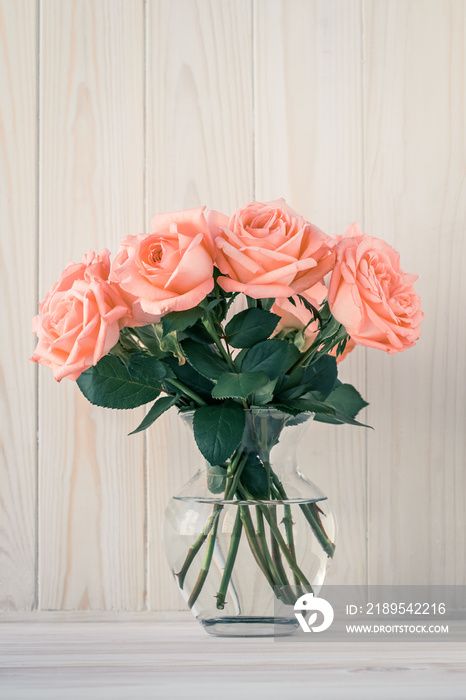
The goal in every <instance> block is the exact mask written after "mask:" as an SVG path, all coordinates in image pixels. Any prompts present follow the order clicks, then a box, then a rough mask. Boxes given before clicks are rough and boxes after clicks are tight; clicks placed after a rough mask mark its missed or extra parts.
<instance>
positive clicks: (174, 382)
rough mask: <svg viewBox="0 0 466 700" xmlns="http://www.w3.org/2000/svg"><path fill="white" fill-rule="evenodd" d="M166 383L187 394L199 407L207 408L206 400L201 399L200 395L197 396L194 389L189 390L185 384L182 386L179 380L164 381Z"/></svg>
mask: <svg viewBox="0 0 466 700" xmlns="http://www.w3.org/2000/svg"><path fill="white" fill-rule="evenodd" d="M164 381H165V382H166V383H167V384H171V385H172V386H174V387H176V388H177V389H179V390H180V391H181V392H183V394H186V396H189V397H190V398H191V399H193V401H195V402H196V403H197V404H199V406H207V403H206V402H205V401H204V399H201V397H200V396H199V394H196V392H195V391H193V390H192V389H188V387H186V386H185V385H184V384H182V383H181V382H180V381H179V380H178V379H171V378H169V379H164Z"/></svg>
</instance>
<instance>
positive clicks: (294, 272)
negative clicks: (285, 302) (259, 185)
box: [207, 199, 335, 299]
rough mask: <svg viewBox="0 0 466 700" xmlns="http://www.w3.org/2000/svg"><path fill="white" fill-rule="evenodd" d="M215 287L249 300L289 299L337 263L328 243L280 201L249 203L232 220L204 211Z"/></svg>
mask: <svg viewBox="0 0 466 700" xmlns="http://www.w3.org/2000/svg"><path fill="white" fill-rule="evenodd" d="M207 220H208V222H209V226H210V227H211V230H212V234H213V236H214V239H215V246H216V253H215V256H216V257H215V260H216V264H217V266H218V268H219V269H220V272H222V274H223V275H224V276H223V277H219V280H218V281H219V284H220V286H221V287H222V288H223V289H224V290H225V291H226V292H244V293H245V294H247V295H248V296H250V297H252V298H253V299H263V298H267V297H290V296H293V294H297V293H299V294H300V293H301V292H303V291H305V290H306V289H309V288H310V287H312V286H313V285H314V284H316V283H317V282H319V281H320V280H322V278H323V277H324V275H326V274H327V273H328V272H329V271H330V270H332V269H333V266H334V264H335V256H334V253H333V251H332V246H333V245H334V243H333V241H332V239H331V238H330V237H329V236H327V235H326V234H325V233H323V231H321V230H320V229H319V228H317V226H314V225H313V224H311V223H309V222H308V221H306V220H305V219H303V217H302V216H300V215H299V214H297V213H296V212H295V211H294V210H293V209H291V207H289V206H288V205H287V204H286V202H285V200H284V199H278V200H276V201H273V202H266V203H265V204H262V203H261V202H253V203H252V204H248V205H247V206H246V207H243V208H242V209H238V210H237V211H236V212H235V213H234V214H233V216H232V217H231V219H228V218H227V217H226V216H224V215H223V214H220V213H219V212H213V211H211V212H208V213H207Z"/></svg>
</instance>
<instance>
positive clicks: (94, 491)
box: [39, 0, 145, 610]
mask: <svg viewBox="0 0 466 700" xmlns="http://www.w3.org/2000/svg"><path fill="white" fill-rule="evenodd" d="M143 33H144V32H143V3H142V2H141V1H139V0H130V1H128V0H99V2H93V1H91V0H78V1H77V2H71V1H69V0H45V2H42V3H41V34H40V46H41V57H40V66H41V74H40V88H41V104H40V162H41V169H40V192H41V201H40V257H39V267H40V289H41V297H42V296H43V295H44V293H45V292H46V291H47V289H48V288H49V287H50V285H51V283H53V282H54V281H55V279H56V278H58V276H59V274H60V273H61V270H62V268H63V267H64V265H65V264H66V263H68V262H69V261H70V260H80V259H81V257H82V255H83V253H84V252H86V251H87V250H88V249H89V248H94V249H96V250H100V249H101V248H103V247H107V248H109V249H111V250H112V251H113V252H116V250H117V248H118V244H119V241H120V240H121V239H122V238H123V236H124V235H126V234H128V233H137V232H138V231H140V230H142V229H143V164H144V157H143V147H144V119H143V106H144V102H143V99H144V55H143ZM140 417H141V414H140V412H131V413H128V414H126V413H123V412H122V413H119V412H112V411H108V410H105V409H99V408H93V407H91V406H90V404H88V403H87V401H86V400H85V399H84V398H83V397H82V395H81V394H80V392H79V390H78V389H77V387H76V386H75V384H74V382H70V381H68V380H66V379H65V380H63V382H62V383H61V385H60V386H58V385H57V384H56V383H55V382H54V380H53V379H52V376H51V373H50V372H48V371H47V370H45V369H43V371H41V372H40V405H39V441H40V442H39V457H40V484H39V577H40V578H39V593H40V607H41V608H43V609H65V610H66V609H69V610H76V609H88V608H90V609H98V610H106V609H124V610H128V609H129V610H138V609H141V608H143V607H144V605H145V547H144V532H145V496H144V438H143V437H141V436H136V437H131V438H128V437H127V433H128V432H129V431H130V430H131V429H132V428H134V427H135V426H136V425H137V423H138V422H139V419H140Z"/></svg>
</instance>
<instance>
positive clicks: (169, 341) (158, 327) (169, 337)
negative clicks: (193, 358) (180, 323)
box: [152, 321, 185, 364]
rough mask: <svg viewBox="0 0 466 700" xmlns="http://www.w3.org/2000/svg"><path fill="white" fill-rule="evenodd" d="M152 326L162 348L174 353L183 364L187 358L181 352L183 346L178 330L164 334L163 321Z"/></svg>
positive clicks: (164, 350)
mask: <svg viewBox="0 0 466 700" xmlns="http://www.w3.org/2000/svg"><path fill="white" fill-rule="evenodd" d="M152 327H153V329H154V332H155V335H156V337H157V340H158V342H159V345H160V349H161V350H162V351H163V352H166V353H169V354H170V355H174V356H175V357H177V358H178V361H179V363H180V364H183V362H185V358H184V355H183V353H182V352H181V346H180V343H179V341H178V337H177V333H176V331H172V332H171V333H166V334H164V330H163V323H162V322H161V321H160V322H159V323H154V324H153V326H152Z"/></svg>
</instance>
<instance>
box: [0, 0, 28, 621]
mask: <svg viewBox="0 0 466 700" xmlns="http://www.w3.org/2000/svg"><path fill="white" fill-rule="evenodd" d="M36 11H37V6H36V3H35V2H30V1H29V2H28V1H27V0H24V1H20V2H15V3H13V2H8V0H2V1H1V2H0V229H1V231H2V246H1V255H0V296H1V299H2V301H3V303H2V309H3V311H2V326H3V333H2V336H3V340H2V343H1V344H0V366H1V370H0V407H1V408H0V415H1V420H0V483H1V494H0V610H30V609H31V608H33V607H34V605H35V546H36V529H35V521H36V518H35V511H36V444H35V443H36V440H35V432H36V416H35V402H36V389H35V385H36V381H35V375H36V372H35V368H34V366H33V364H32V363H31V362H28V357H29V356H30V355H31V354H32V350H33V347H34V343H33V337H32V334H31V318H32V316H33V315H34V313H35V311H36V304H37V299H36V263H37V261H36V180H35V175H36V168H37V150H36V97H37V93H36V79H37V51H36V46H37V42H36Z"/></svg>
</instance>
